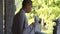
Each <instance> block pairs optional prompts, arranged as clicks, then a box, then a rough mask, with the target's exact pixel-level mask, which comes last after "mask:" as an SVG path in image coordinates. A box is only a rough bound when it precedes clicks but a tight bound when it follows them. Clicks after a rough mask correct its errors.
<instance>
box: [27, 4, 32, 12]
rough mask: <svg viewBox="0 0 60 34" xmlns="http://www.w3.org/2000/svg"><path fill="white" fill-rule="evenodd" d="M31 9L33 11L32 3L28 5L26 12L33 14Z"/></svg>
mask: <svg viewBox="0 0 60 34" xmlns="http://www.w3.org/2000/svg"><path fill="white" fill-rule="evenodd" d="M31 9H32V3H29V4H27V5H26V12H27V13H29V12H31Z"/></svg>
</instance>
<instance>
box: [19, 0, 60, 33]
mask: <svg viewBox="0 0 60 34" xmlns="http://www.w3.org/2000/svg"><path fill="white" fill-rule="evenodd" d="M21 2H22V0H21ZM32 2H33V3H32V5H33V7H32V11H31V12H30V13H29V14H26V16H27V18H28V23H29V25H30V24H31V23H32V22H34V15H38V16H39V18H41V19H44V23H46V28H47V30H46V31H45V32H46V33H49V34H52V33H53V29H54V28H53V26H55V25H56V23H55V22H53V20H56V19H57V18H59V17H60V0H32ZM20 7H21V6H20Z"/></svg>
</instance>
